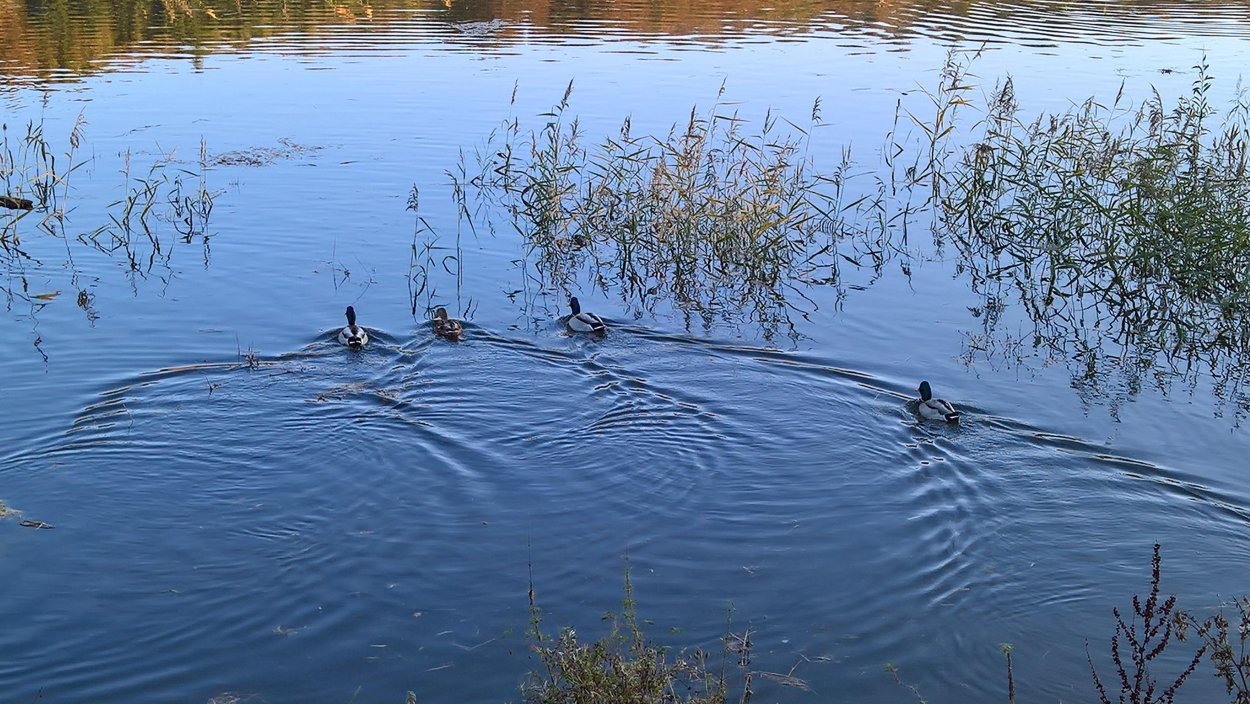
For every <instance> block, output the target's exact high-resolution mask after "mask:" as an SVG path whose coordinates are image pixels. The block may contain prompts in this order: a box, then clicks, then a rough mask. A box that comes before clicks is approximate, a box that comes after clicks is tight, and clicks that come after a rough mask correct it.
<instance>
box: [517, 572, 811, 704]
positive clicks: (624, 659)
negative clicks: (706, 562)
mask: <svg viewBox="0 0 1250 704" xmlns="http://www.w3.org/2000/svg"><path fill="white" fill-rule="evenodd" d="M529 605H530V638H531V640H532V644H531V650H532V651H533V652H534V654H535V655H537V657H538V659H539V661H540V662H541V664H542V669H541V670H538V671H534V672H530V673H529V676H528V678H527V680H526V681H525V682H524V684H523V685H522V687H521V690H522V693H523V694H524V696H525V699H526V701H527V702H531V703H532V704H599V703H601V702H619V703H621V704H657V703H663V704H725V703H726V702H728V701H729V696H730V691H731V689H733V687H732V686H731V684H730V682H729V679H728V674H727V669H726V662H725V658H724V657H723V656H722V658H721V660H722V662H721V665H720V669H719V671H718V672H713V671H709V669H708V659H709V656H708V654H707V653H706V652H704V651H702V650H700V649H695V650H694V651H691V652H687V651H684V650H683V651H679V652H677V653H672V652H671V651H670V650H669V649H668V648H664V647H658V646H654V645H651V644H650V643H649V642H648V641H647V640H646V638H645V637H644V636H643V633H642V628H641V626H640V625H639V623H638V616H637V610H636V604H635V603H634V589H633V583H632V581H631V579H630V573H629V569H628V566H627V567H626V571H625V594H624V599H623V600H622V605H621V613H620V615H617V614H609V615H608V616H607V617H606V619H607V620H608V622H609V624H610V631H609V632H608V634H607V635H605V636H603V637H602V638H600V639H599V640H597V641H594V642H592V643H584V642H582V641H580V640H579V639H578V636H577V633H576V632H575V631H574V630H573V629H572V628H564V629H562V630H561V631H560V633H559V635H556V636H552V635H549V634H547V633H545V632H544V631H543V630H542V612H541V611H540V610H539V608H538V602H537V599H536V597H535V594H534V584H533V579H532V577H531V579H530V586H529ZM724 642H725V651H724V652H725V653H730V652H732V653H733V654H734V655H735V657H736V661H737V667H738V670H739V672H740V673H741V676H742V683H741V684H740V685H738V686H737V689H738V690H739V697H738V702H739V704H746V703H747V702H749V701H750V698H751V694H752V692H751V678H752V673H751V672H750V671H749V670H748V665H749V663H750V652H751V640H750V630H747V631H746V632H744V633H742V634H732V633H730V634H727V635H726V636H725V639H724ZM794 679H795V681H797V682H799V683H800V684H802V682H801V680H797V679H796V678H794Z"/></svg>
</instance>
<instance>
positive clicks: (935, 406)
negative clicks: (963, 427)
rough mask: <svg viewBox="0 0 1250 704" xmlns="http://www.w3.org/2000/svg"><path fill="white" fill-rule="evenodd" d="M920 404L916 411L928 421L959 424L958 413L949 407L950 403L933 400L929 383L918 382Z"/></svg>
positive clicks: (938, 399)
mask: <svg viewBox="0 0 1250 704" xmlns="http://www.w3.org/2000/svg"><path fill="white" fill-rule="evenodd" d="M919 390H920V403H919V404H918V406H917V410H919V411H920V415H921V416H922V417H924V418H928V419H929V420H944V421H946V422H947V423H958V422H959V411H957V410H955V407H954V406H952V405H951V402H950V401H946V400H944V399H940V398H933V389H932V388H930V387H929V382H927V381H922V382H920V389H919Z"/></svg>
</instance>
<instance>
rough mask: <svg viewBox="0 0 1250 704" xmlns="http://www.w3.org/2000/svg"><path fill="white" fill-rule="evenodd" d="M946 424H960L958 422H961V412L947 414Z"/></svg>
mask: <svg viewBox="0 0 1250 704" xmlns="http://www.w3.org/2000/svg"><path fill="white" fill-rule="evenodd" d="M946 422H947V423H958V422H959V411H954V412H952V413H947V414H946Z"/></svg>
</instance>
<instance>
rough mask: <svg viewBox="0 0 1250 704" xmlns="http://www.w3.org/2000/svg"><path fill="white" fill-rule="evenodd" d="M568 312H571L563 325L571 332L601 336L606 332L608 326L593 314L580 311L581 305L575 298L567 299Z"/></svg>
mask: <svg viewBox="0 0 1250 704" xmlns="http://www.w3.org/2000/svg"><path fill="white" fill-rule="evenodd" d="M569 310H571V311H573V312H572V314H570V315H569V319H568V320H566V321H565V323H564V324H565V325H567V326H568V327H569V329H570V330H572V331H573V332H588V333H596V334H603V333H605V332H607V330H608V326H607V325H605V324H604V322H603V318H600V317H599V316H597V315H595V314H594V313H587V312H585V311H583V310H582V304H581V303H580V302H579V301H578V300H577V297H576V296H572V297H570V298H569Z"/></svg>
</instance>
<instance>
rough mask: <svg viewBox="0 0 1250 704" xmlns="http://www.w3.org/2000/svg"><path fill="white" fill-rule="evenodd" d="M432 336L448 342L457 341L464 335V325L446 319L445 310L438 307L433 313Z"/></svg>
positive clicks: (457, 321)
mask: <svg viewBox="0 0 1250 704" xmlns="http://www.w3.org/2000/svg"><path fill="white" fill-rule="evenodd" d="M434 334H435V335H438V336H439V337H445V338H447V339H448V340H453V341H454V340H459V339H460V336H461V335H463V334H464V325H462V324H461V323H460V321H459V320H454V319H452V318H449V317H447V309H446V308H443V307H441V306H440V307H439V308H438V310H435V311H434Z"/></svg>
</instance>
